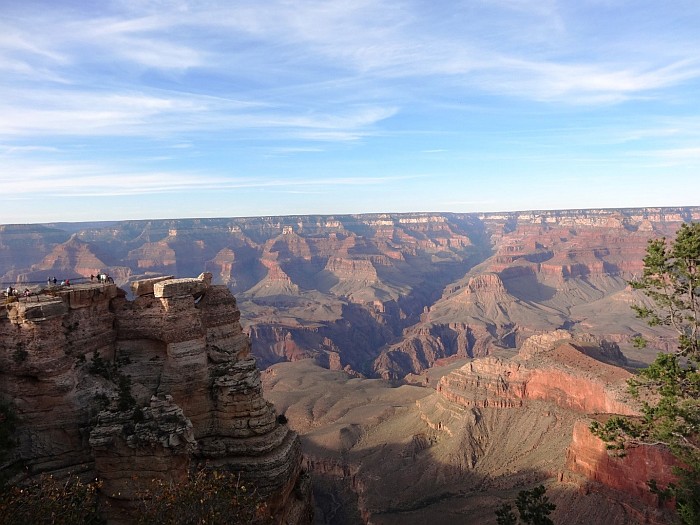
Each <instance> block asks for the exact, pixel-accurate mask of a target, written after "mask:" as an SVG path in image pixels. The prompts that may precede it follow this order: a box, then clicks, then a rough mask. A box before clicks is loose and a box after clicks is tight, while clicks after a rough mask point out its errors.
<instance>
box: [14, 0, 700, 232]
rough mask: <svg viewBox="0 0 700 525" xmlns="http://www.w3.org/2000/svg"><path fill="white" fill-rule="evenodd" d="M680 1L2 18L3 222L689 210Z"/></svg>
mask: <svg viewBox="0 0 700 525" xmlns="http://www.w3.org/2000/svg"><path fill="white" fill-rule="evenodd" d="M699 27H700V2H698V1H697V0H692V1H673V0H670V1H669V2H658V1H645V0H630V1H615V0H609V1H608V0H590V1H587V0H576V1H574V0H569V1H553V0H538V1H531V0H465V1H457V0H455V1H450V2H447V1H445V2H436V1H434V0H431V1H429V0H426V1H391V0H388V1H378V0H357V1H338V2H334V1H330V0H318V1H304V0H287V1H276V0H270V1H263V2H261V1H260V0H256V1H245V0H244V1H226V0H224V1H216V0H211V1H210V0H202V1H194V0H183V1H177V0H155V1H148V2H147V1H136V0H123V1H109V0H105V1H100V2H85V1H83V0H76V1H61V0H52V1H47V2H38V1H32V0H27V1H23V2H12V1H9V0H7V1H0V223H26V222H53V221H83V220H115V219H133V218H167V217H228V216H254V215H288V214H316V213H323V214H341V213H363V212H406V211H457V212H473V211H502V210H523V209H557V208H586V207H626V206H676V205H698V204H700V202H698V196H699V195H700V170H699V168H700V31H698V28H699Z"/></svg>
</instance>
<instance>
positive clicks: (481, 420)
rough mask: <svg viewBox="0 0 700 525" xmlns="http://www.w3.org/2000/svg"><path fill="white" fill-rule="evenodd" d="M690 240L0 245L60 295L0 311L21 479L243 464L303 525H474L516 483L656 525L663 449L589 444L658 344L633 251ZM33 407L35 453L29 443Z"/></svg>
mask: <svg viewBox="0 0 700 525" xmlns="http://www.w3.org/2000/svg"><path fill="white" fill-rule="evenodd" d="M698 220H700V207H686V208H641V209H607V210H562V211H532V212H508V213H481V214H454V213H444V214H441V213H413V214H370V215H352V216H350V215H344V216H300V217H292V216H290V217H251V218H230V219H171V220H151V221H124V222H113V223H90V224H80V223H74V224H65V223H64V224H44V225H5V226H0V280H1V281H2V282H3V285H4V286H7V285H9V284H11V285H12V286H15V287H17V288H19V289H20V290H23V289H24V288H25V287H26V288H29V289H30V290H35V291H39V290H43V289H45V288H46V286H47V285H46V282H47V279H49V278H53V277H54V276H57V277H58V279H59V280H61V279H66V278H67V279H71V281H72V282H73V283H77V285H75V284H74V285H73V287H72V290H70V291H65V289H64V288H61V287H58V289H60V290H61V291H60V293H58V297H55V298H53V299H51V300H50V301H46V302H45V303H39V306H32V307H31V308H27V307H26V304H29V303H26V302H25V303H21V302H20V303H18V305H16V306H12V305H7V306H6V312H5V316H6V318H3V319H0V321H2V323H5V324H3V326H4V327H5V328H4V329H3V330H4V333H2V334H0V342H2V345H3V347H2V350H3V354H2V355H3V357H2V362H0V366H1V367H2V368H0V387H1V390H0V393H1V394H2V396H3V397H4V398H9V399H12V400H19V403H20V404H19V405H18V407H19V408H21V410H20V411H24V412H23V414H25V415H26V418H25V421H26V425H27V426H26V428H25V429H24V430H23V432H25V433H26V435H25V436H24V437H23V439H25V441H26V443H25V444H24V445H23V448H22V454H24V455H26V456H27V457H30V456H31V457H32V458H33V459H32V461H33V462H34V463H33V465H34V467H33V468H35V469H36V471H37V472H38V471H50V472H57V473H60V472H64V471H66V470H70V469H76V468H77V469H78V470H81V471H82V472H90V473H93V472H95V469H101V470H100V471H101V472H103V473H106V474H103V477H104V478H105V482H106V483H108V484H111V485H110V486H111V487H114V490H113V491H112V492H114V491H116V493H118V492H120V490H121V488H122V487H123V485H124V479H125V477H123V476H121V474H120V475H113V476H112V475H110V474H109V472H110V468H111V467H113V466H114V465H115V464H117V463H118V462H119V461H126V458H129V459H128V461H129V462H131V463H133V465H135V467H134V471H128V469H127V474H126V475H128V476H130V475H132V474H135V473H136V472H135V471H136V470H140V469H144V470H148V471H149V472H155V473H158V472H160V473H162V472H164V471H165V470H166V465H167V470H168V471H169V472H179V473H180V475H182V473H183V472H185V471H186V470H187V468H190V467H191V466H192V464H196V463H197V462H215V463H217V462H218V463H217V464H222V465H223V464H226V465H232V466H236V465H237V467H236V468H239V469H241V470H243V471H249V472H251V475H252V474H253V473H256V472H258V469H257V468H256V467H252V468H251V467H247V466H246V462H247V461H248V462H249V463H248V465H255V464H256V463H255V461H254V460H250V458H249V456H251V455H252V456H256V457H257V456H261V455H262V456H265V457H268V456H270V461H271V463H270V464H269V465H270V466H269V471H275V472H277V471H278V470H280V469H281V471H283V472H284V475H282V474H280V476H279V477H277V478H275V476H268V475H267V474H264V472H265V469H262V470H261V472H263V476H262V479H259V480H258V482H260V483H262V485H263V487H265V486H266V484H267V486H268V488H269V493H270V494H277V496H276V497H277V500H275V503H274V504H273V506H274V507H275V508H276V509H278V512H279V515H280V516H306V515H308V500H306V499H304V498H301V499H299V498H298V497H297V496H294V495H295V494H296V495H298V494H300V493H303V490H302V489H301V488H300V487H302V486H304V487H306V488H305V489H304V490H307V491H308V490H309V489H310V487H309V486H308V485H309V483H310V484H312V485H313V492H314V499H315V508H316V511H315V513H316V522H317V523H373V524H393V523H423V522H428V521H431V520H434V519H437V517H439V519H440V520H441V521H444V522H445V523H486V524H488V523H495V516H494V510H495V508H497V507H498V506H499V505H500V504H502V503H504V502H512V501H513V500H514V499H515V496H516V495H517V493H518V491H519V490H521V489H523V488H531V487H532V486H534V485H536V484H539V483H543V484H545V485H546V486H547V489H548V494H549V495H550V497H551V499H552V500H553V501H554V502H555V503H556V504H557V510H556V511H555V513H554V515H553V517H554V519H555V522H556V523H559V522H561V523H580V524H584V523H586V524H587V523H610V524H620V525H622V524H635V523H658V524H661V523H667V522H668V521H669V519H670V518H669V514H668V509H667V508H666V507H665V506H664V505H661V504H660V502H659V501H657V500H656V497H655V496H654V495H653V494H651V493H650V492H649V490H648V488H647V486H646V483H647V481H648V480H649V479H651V477H654V478H655V479H657V480H658V481H659V482H660V483H661V484H664V483H668V482H669V481H671V480H673V474H672V472H671V466H672V458H671V456H670V455H669V453H668V451H667V450H664V449H663V448H662V447H647V446H643V445H642V446H638V447H635V448H634V449H633V450H630V451H629V454H628V456H627V457H624V458H622V457H616V456H615V455H613V454H610V453H609V451H608V450H607V449H606V447H605V443H603V442H602V441H600V440H599V439H598V438H596V437H595V436H593V435H592V434H591V432H590V431H589V426H590V423H591V421H594V420H596V421H598V420H604V419H605V418H606V417H608V416H609V415H610V414H624V415H630V416H634V415H636V414H639V410H640V407H639V405H638V404H637V402H636V401H635V400H633V399H631V398H630V397H629V396H628V395H627V394H626V380H627V379H628V378H629V377H631V373H633V372H634V370H635V369H637V368H639V367H640V366H643V365H644V364H645V363H648V362H649V361H650V360H651V359H653V356H654V355H655V354H656V353H657V352H658V351H667V350H669V349H672V348H674V347H675V337H674V336H673V334H672V333H670V332H669V331H668V330H666V329H664V328H663V327H648V326H647V325H645V324H644V323H643V322H642V321H640V320H638V319H636V318H635V316H634V313H633V312H632V310H631V308H630V306H631V305H632V304H645V301H646V299H645V297H644V296H642V295H641V294H639V293H638V292H636V291H635V290H633V289H631V287H630V286H629V285H628V284H627V281H628V280H629V279H630V278H632V277H634V276H635V275H639V274H640V273H641V271H642V259H643V257H644V253H645V249H646V246H647V242H648V241H649V240H650V239H654V238H660V237H672V236H673V235H674V233H675V231H676V230H677V229H678V228H679V227H680V225H681V224H683V223H684V222H689V221H698ZM203 270H204V271H205V272H206V273H204V274H202V276H200V278H199V279H184V280H182V278H184V277H186V276H188V275H197V274H199V273H200V272H202V271H203ZM100 272H103V273H107V274H109V275H110V276H111V277H113V279H114V281H115V284H114V285H108V284H107V285H101V284H96V283H95V282H94V281H93V280H92V279H91V276H94V275H96V274H98V273H100ZM162 283H171V284H169V285H166V284H162ZM168 288H170V289H172V290H180V292H177V294H175V295H173V296H172V297H170V296H169V293H170V292H168V291H167V289H168ZM89 290H93V291H89ZM95 290H99V294H101V295H99V296H97V295H95V294H97V292H96V291H95ZM91 294H92V295H91ZM178 294H179V295H178ZM231 294H235V296H236V299H234V298H233V296H232V295H231ZM176 296H177V297H179V299H176ZM183 298H186V300H185V299H183ZM183 301H184V302H183ZM23 305H25V306H23ZM23 308H24V309H23ZM18 327H19V328H18ZM29 327H33V328H31V330H29ZM37 327H38V328H37ZM25 329H26V333H25V332H23V331H22V330H25ZM32 330H33V331H32ZM54 334H59V337H58V338H57V337H55V335H54ZM107 334H108V335H107ZM639 335H643V336H644V337H645V338H646V339H647V340H648V341H649V347H648V348H647V349H646V350H638V349H635V348H633V345H632V340H633V339H634V338H635V337H636V336H639ZM18 336H19V339H17V337H18ZM44 338H45V339H46V342H39V341H43V340H44ZM16 340H19V341H20V342H21V344H22V345H23V346H21V348H20V347H17V346H16V344H17V343H16ZM221 341H223V342H221ZM30 348H31V349H32V351H31V352H30V351H29V349H30ZM61 349H62V350H61ZM23 352H28V353H29V355H30V356H31V357H30V358H29V359H28V360H27V362H21V363H20V362H19V361H18V359H19V357H15V356H21V355H24V354H23ZM249 353H250V356H249V355H248V354H249ZM95 354H97V355H99V356H103V357H104V358H105V359H108V360H110V362H117V360H118V359H119V360H120V361H119V363H120V364H119V367H120V368H119V369H120V370H121V373H122V374H124V375H126V374H128V375H129V376H131V377H132V382H133V388H132V392H133V396H134V398H135V399H136V400H137V402H138V404H139V406H141V407H142V417H143V418H144V420H143V421H141V422H140V424H141V425H142V426H141V427H139V426H138V425H131V426H134V429H133V430H134V432H135V431H136V429H137V428H138V429H140V432H141V434H139V433H138V432H136V433H134V434H133V435H131V434H130V435H129V436H132V437H129V436H126V438H125V437H124V436H123V435H121V434H120V432H122V433H123V428H124V427H125V426H126V427H127V428H129V429H131V426H130V425H129V421H128V416H127V420H123V418H124V416H123V415H120V414H119V411H116V410H112V411H104V410H103V411H100V410H99V409H100V408H101V407H99V406H95V400H94V395H95V394H96V393H103V394H104V395H105V396H107V397H108V398H110V396H111V398H112V399H113V400H114V399H117V400H118V394H119V391H118V388H116V386H115V385H114V384H112V386H107V383H106V382H105V381H103V379H104V378H100V377H94V374H90V373H89V372H87V370H88V369H89V368H90V366H91V363H92V356H93V355H95ZM35 355H36V356H42V357H40V358H39V357H36V358H35V357H34V356H35ZM81 356H82V359H83V360H84V363H83V364H80V363H79V362H78V360H79V359H81ZM120 356H121V357H120ZM252 357H254V358H255V360H256V361H257V365H258V366H259V367H260V369H261V370H263V371H262V374H259V373H258V372H257V368H255V361H254V360H253V359H252ZM34 359H39V361H36V362H35V361H33V360H34ZM30 365H31V366H30ZM23 367H24V368H23ZM27 367H28V368H27ZM219 374H221V375H219ZM112 383H114V381H112ZM35 384H36V385H39V387H37V386H36V385H35ZM30 385H31V388H30ZM185 385H189V386H185ZM193 385H194V387H195V388H194V389H193V388H192V386H193ZM236 389H242V390H243V391H244V392H247V394H240V396H243V397H240V399H239V398H238V397H237V396H239V394H234V393H233V392H234V391H237V390H236ZM30 390H31V391H32V393H31V394H29V393H28V392H29V391H30ZM263 391H264V396H265V397H264V399H263V397H262V392H263ZM231 396H233V398H232V399H231ZM245 396H248V397H245ZM265 400H267V401H265ZM270 402H271V403H273V404H274V406H275V407H276V409H277V413H279V414H284V416H285V417H284V419H285V420H286V421H287V422H288V423H286V424H279V423H278V422H277V420H276V419H275V414H276V413H275V411H274V409H273V408H271V406H270V405H269V403H270ZM54 403H57V404H58V405H59V406H62V407H64V408H62V409H61V411H63V412H65V414H64V416H62V417H64V418H65V422H66V423H65V424H64V425H63V427H64V428H65V430H61V431H60V432H59V431H57V430H56V429H55V428H50V425H46V424H45V422H44V417H43V416H45V415H46V413H49V412H50V410H52V408H50V407H51V406H52V405H53V404H54ZM28 407H34V408H31V409H30V408H28ZM86 407H87V408H86ZM239 410H243V412H244V413H245V414H246V415H245V417H244V418H247V419H245V421H246V423H245V424H243V423H241V422H240V421H241V419H240V417H239V419H236V418H237V417H238V416H236V414H237V413H238V411H239ZM229 420H231V421H232V422H231V423H227V421H229ZM91 421H92V423H91ZM165 422H168V424H165ZM188 422H189V423H188ZM90 424H92V425H96V426H95V428H93V429H92V430H90V432H86V431H85V430H84V429H85V428H89V425H90ZM241 425H242V427H241ZM242 428H243V429H245V430H244V431H242ZM80 429H82V430H80ZM241 431H242V432H243V433H241ZM246 432H248V434H246ZM257 432H259V434H256V433H257ZM35 433H36V435H35ZM164 433H165V434H167V435H168V436H170V437H169V438H168V440H167V445H168V446H165V445H163V439H162V436H163V435H164ZM251 433H252V434H251ZM253 434H254V435H253ZM297 435H298V436H299V437H297ZM120 436H121V437H120ZM299 439H300V441H299ZM156 442H158V443H160V445H158V446H161V447H162V448H163V450H162V451H161V452H159V453H158V454H155V455H154V454H153V453H152V452H149V453H146V452H145V451H146V450H148V451H150V450H151V449H149V448H148V447H151V448H152V447H153V446H156V445H154V443H156ZM23 443H24V442H23ZM241 443H245V444H244V445H243V444H241ZM299 443H300V445H299ZM49 444H50V445H49ZM132 445H133V446H132ZM86 450H90V451H91V452H90V453H89V454H87V456H86V455H85V451H86ZM251 450H252V451H255V452H251ZM242 451H243V452H242ZM273 451H279V452H273ZM240 453H242V457H243V458H244V459H241V460H239V459H236V458H237V457H238V456H236V454H240ZM273 456H274V457H277V458H278V459H274V458H272V457H273ZM86 457H87V458H89V459H86ZM154 458H155V459H154ZM280 458H287V459H284V460H283V459H280ZM290 458H291V459H290ZM149 461H150V462H152V463H153V462H155V463H158V464H155V463H154V464H151V465H147V463H148V462H149ZM275 461H277V462H278V463H275ZM279 462H282V463H283V464H284V465H286V466H285V467H283V468H282V467H281V466H279V465H281V464H282V463H279ZM275 465H278V466H279V468H278V467H275ZM246 469H248V470H246ZM117 470H119V469H117ZM305 472H308V474H310V476H311V478H310V480H311V481H310V482H309V478H308V476H307V474H304V473H305ZM161 475H162V474H161ZM268 477H269V480H268ZM283 478H284V479H288V480H292V481H284V482H283V481H282V479H283ZM127 492H128V491H127ZM295 498H296V499H295ZM127 499H128V498H127ZM290 502H291V503H290ZM292 503H294V504H293V505H291V504H292ZM120 505H121V506H122V507H124V508H126V509H127V510H128V501H126V500H125V501H123V502H120V501H118V498H116V499H115V501H114V502H113V506H114V507H115V508H119V507H120ZM290 505H291V507H290ZM290 509H291V510H290ZM293 509H297V510H293ZM300 509H301V510H300ZM285 519H287V518H285ZM295 519H296V518H295Z"/></svg>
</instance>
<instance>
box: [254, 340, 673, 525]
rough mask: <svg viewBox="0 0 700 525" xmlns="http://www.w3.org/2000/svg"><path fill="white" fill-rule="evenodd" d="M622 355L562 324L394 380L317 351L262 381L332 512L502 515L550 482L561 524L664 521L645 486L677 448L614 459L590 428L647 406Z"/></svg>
mask: <svg viewBox="0 0 700 525" xmlns="http://www.w3.org/2000/svg"><path fill="white" fill-rule="evenodd" d="M465 361H466V363H465ZM625 363H626V359H625V357H624V355H623V354H622V353H621V352H620V350H619V348H618V347H617V345H616V344H614V343H611V342H607V341H604V340H600V339H599V338H597V337H595V336H590V335H575V336H573V335H572V334H571V333H570V332H568V331H564V330H557V331H553V332H546V333H541V334H537V335H535V336H533V337H531V338H529V339H527V340H526V341H525V342H524V343H523V344H522V345H521V347H520V348H519V351H518V352H517V353H513V352H512V351H509V352H503V351H501V352H500V353H499V355H498V356H489V357H484V358H476V359H469V358H463V359H462V360H461V361H454V362H453V363H451V364H447V365H445V366H444V368H443V369H441V368H432V369H429V370H426V371H424V372H423V373H422V374H421V375H417V376H414V377H412V379H411V380H412V385H403V386H401V387H398V388H389V387H388V385H387V384H385V383H382V382H380V381H377V380H366V379H354V378H351V377H350V376H347V375H345V374H343V373H340V372H332V371H328V370H321V369H319V368H318V367H315V366H314V365H312V364H311V363H310V362H309V360H306V361H301V362H297V363H279V364H277V365H274V366H272V367H270V368H269V369H268V370H266V371H265V372H264V373H263V380H264V382H265V385H266V392H267V393H268V396H269V397H270V399H271V400H273V401H274V402H275V403H276V404H278V405H279V406H280V407H283V408H284V411H285V413H286V414H287V415H288V416H289V420H290V424H291V425H292V426H293V427H294V428H295V429H296V430H298V431H299V433H300V434H301V436H302V448H303V450H304V456H305V460H306V465H307V467H308V468H309V469H310V470H311V472H312V473H313V477H312V479H313V481H314V484H315V494H316V502H317V504H318V506H319V509H318V511H317V512H318V515H319V516H322V517H323V519H325V522H326V523H357V522H364V523H373V524H383V525H389V524H396V525H400V524H401V523H427V522H431V521H433V520H436V519H439V520H440V522H441V523H445V524H453V523H454V524H463V523H493V522H494V521H495V516H494V510H495V508H497V507H498V506H499V505H500V504H502V503H503V502H504V501H507V502H510V503H512V501H513V500H514V499H515V497H516V495H517V493H518V491H519V490H522V489H523V488H531V487H532V486H535V485H537V484H540V483H544V484H545V485H546V486H547V489H548V496H550V498H551V499H552V500H553V501H554V502H555V503H556V504H557V510H556V512H555V514H554V515H553V516H552V517H553V519H554V522H555V523H571V524H580V525H584V524H585V525H588V524H591V523H595V524H602V523H605V524H606V525H608V524H616V525H623V524H625V525H638V524H640V523H649V524H662V523H668V522H669V521H668V520H669V516H668V515H667V514H666V511H665V510H664V509H663V508H659V507H658V503H659V502H658V501H657V499H656V496H655V495H653V494H652V493H651V492H649V490H648V487H647V485H646V483H647V481H648V480H649V479H652V478H654V479H656V480H657V481H658V482H659V484H660V485H661V486H664V485H665V483H667V482H668V481H670V480H672V479H673V478H672V473H671V465H672V460H671V457H670V456H669V454H668V451H666V450H664V449H663V447H658V446H657V447H648V446H643V445H642V446H638V447H634V448H633V449H630V451H629V457H625V458H620V457H615V456H614V455H612V454H610V453H609V451H608V450H607V449H606V448H605V444H604V443H603V442H602V441H600V440H599V439H598V438H596V437H594V436H593V435H592V434H591V433H590V432H589V430H588V427H589V424H590V421H591V417H593V418H597V419H600V418H604V417H606V415H605V414H606V413H609V412H614V413H618V414H630V415H634V414H637V413H638V412H637V410H638V407H637V406H635V404H634V403H633V402H632V400H631V399H629V398H628V397H627V396H626V393H625V380H626V379H627V378H628V377H629V376H630V374H629V373H628V372H627V371H625V370H624V369H623V368H622V367H621V365H624V364H625ZM413 385H416V386H413ZM431 386H435V390H433V388H431ZM426 387H427V388H426Z"/></svg>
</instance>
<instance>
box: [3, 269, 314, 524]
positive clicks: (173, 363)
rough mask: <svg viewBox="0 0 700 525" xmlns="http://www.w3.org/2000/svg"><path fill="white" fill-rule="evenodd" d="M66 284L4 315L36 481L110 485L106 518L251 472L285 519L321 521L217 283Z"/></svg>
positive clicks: (12, 396)
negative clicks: (91, 480) (151, 494)
mask: <svg viewBox="0 0 700 525" xmlns="http://www.w3.org/2000/svg"><path fill="white" fill-rule="evenodd" d="M132 291H133V293H134V295H135V296H136V298H135V299H134V300H133V301H129V300H127V299H126V294H125V293H124V292H123V291H122V290H120V289H119V288H117V287H116V286H115V285H114V284H83V285H77V286H73V287H52V288H51V289H49V290H46V293H44V294H41V295H37V296H33V297H30V298H22V299H20V300H19V301H15V302H11V303H8V304H7V305H6V307H5V309H4V310H3V311H2V313H0V344H1V345H2V346H1V347H0V395H1V396H2V398H3V399H6V400H9V401H11V403H12V405H13V407H14V408H15V410H16V412H17V414H18V416H19V419H20V428H19V432H18V438H19V447H18V448H17V449H16V451H15V458H14V459H15V460H17V461H21V462H22V464H23V465H24V466H25V469H26V470H25V471H26V473H27V475H30V476H33V475H36V474H38V473H42V472H49V473H52V474H54V475H58V476H60V475H65V474H67V473H78V474H81V475H84V476H90V477H97V478H100V479H102V481H103V487H102V495H103V504H104V509H105V514H106V516H107V517H108V518H109V519H110V521H112V522H120V521H123V520H125V519H127V518H128V516H129V513H130V512H131V511H132V509H133V508H134V505H135V501H136V500H137V499H138V498H139V493H140V492H141V491H143V490H144V489H145V488H146V486H147V485H148V483H150V482H151V480H152V479H161V480H168V481H177V480H180V479H183V478H184V477H185V476H187V474H188V472H191V471H192V470H193V469H197V468H199V467H206V468H217V469H224V470H230V471H234V472H238V473H240V476H241V479H243V480H246V481H251V482H253V483H254V484H255V486H257V487H258V489H259V491H260V493H261V494H263V495H264V496H265V497H266V498H267V501H268V502H269V504H270V507H271V509H272V511H273V512H274V515H275V517H276V520H277V521H278V522H279V523H306V522H308V521H309V519H310V518H309V509H310V493H309V485H308V481H307V479H306V475H305V473H304V472H303V470H302V465H301V451H300V445H299V439H298V437H297V435H296V434H295V433H294V432H293V431H291V430H290V429H289V427H288V426H287V425H285V424H283V423H281V422H280V421H278V418H277V413H276V411H275V409H274V407H273V406H272V405H271V404H270V403H269V402H267V401H265V399H264V398H263V397H262V390H261V383H260V373H259V371H258V369H257V367H256V364H255V360H254V359H253V358H252V357H251V356H250V343H249V340H248V338H247V336H246V335H245V334H244V333H243V330H242V328H241V325H240V322H239V317H240V313H239V311H238V308H237V306H236V301H235V299H234V297H233V296H232V295H231V293H230V292H229V290H228V289H227V288H226V287H224V286H212V285H211V274H202V275H201V276H200V277H199V278H197V279H187V278H185V279H173V278H167V277H166V278H155V279H151V280H147V281H140V282H135V283H134V286H133V290H132Z"/></svg>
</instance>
